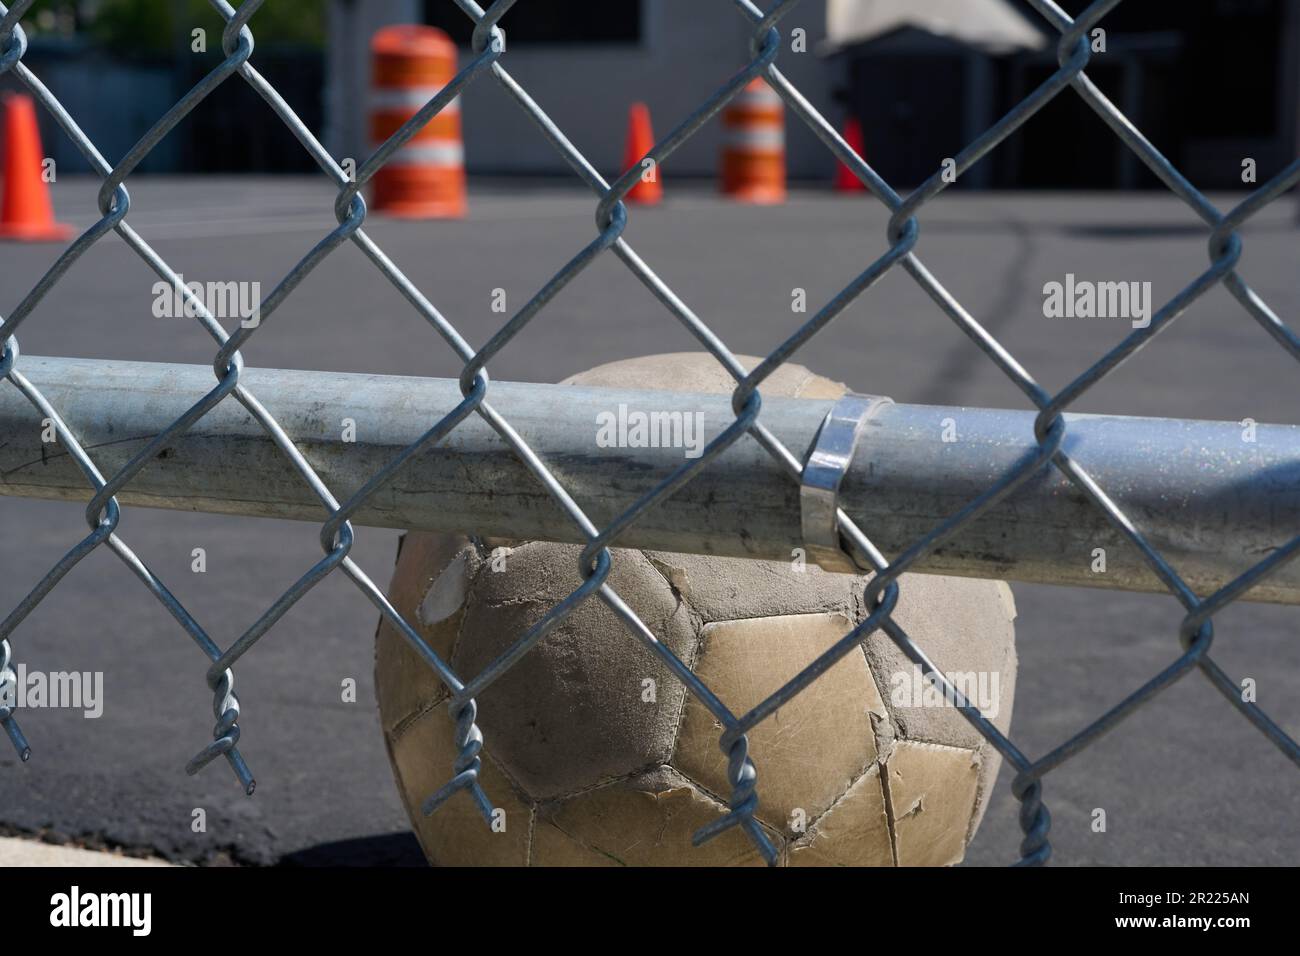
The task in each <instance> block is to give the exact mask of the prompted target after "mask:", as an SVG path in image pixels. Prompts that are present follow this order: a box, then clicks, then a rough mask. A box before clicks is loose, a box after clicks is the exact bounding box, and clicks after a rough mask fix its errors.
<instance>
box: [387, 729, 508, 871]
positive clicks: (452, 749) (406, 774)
mask: <svg viewBox="0 0 1300 956" xmlns="http://www.w3.org/2000/svg"><path fill="white" fill-rule="evenodd" d="M453 732H454V724H453V722H452V719H451V714H450V713H449V712H448V710H447V707H446V706H445V705H442V704H440V705H438V706H435V707H434V708H433V709H432V710H429V711H428V712H426V713H424V714H421V715H419V716H418V717H416V718H415V719H413V720H411V721H409V722H408V723H407V724H406V725H405V728H404V732H403V733H402V734H401V736H399V737H396V738H395V739H392V740H391V741H390V745H389V746H390V749H391V752H392V757H393V767H394V769H395V773H396V777H397V786H398V789H399V790H400V791H401V794H402V801H403V802H404V803H405V804H406V812H407V815H408V816H409V817H410V818H411V822H412V824H413V825H414V827H415V834H416V837H417V838H418V839H419V841H420V846H421V848H423V850H424V854H425V856H427V857H428V858H429V860H430V861H431V862H433V863H436V864H438V865H441V866H525V865H527V863H528V847H529V840H530V834H531V830H532V805H531V804H530V803H529V802H527V801H525V800H523V799H522V798H521V797H520V795H519V794H518V793H517V792H516V790H515V788H514V787H513V786H512V785H511V783H510V781H509V780H508V779H507V778H506V777H505V775H504V774H502V772H501V771H500V770H499V769H498V768H497V766H496V765H495V764H494V763H493V762H492V760H491V759H490V758H488V757H487V756H486V755H484V757H483V765H482V769H481V770H480V771H479V784H480V785H481V786H482V787H483V789H484V791H485V792H486V793H487V795H488V798H489V799H490V800H492V802H493V805H494V806H495V807H496V808H497V811H498V813H497V814H495V815H494V816H495V820H494V823H493V825H489V823H488V822H487V821H486V820H484V819H483V815H482V814H481V813H480V812H479V808H478V804H477V803H475V802H474V800H473V799H472V798H471V796H470V794H469V793H467V792H465V791H461V792H460V793H456V794H453V795H452V797H451V798H450V799H449V800H448V801H447V802H446V803H444V804H443V805H442V806H441V807H439V808H438V809H437V810H436V811H435V812H434V813H432V814H431V815H429V816H425V815H424V813H423V811H422V810H421V809H420V806H421V804H423V803H424V801H425V799H426V798H427V797H428V796H429V795H430V794H432V793H434V792H436V791H437V790H439V789H440V788H441V787H442V786H443V785H444V784H445V783H447V781H448V780H450V779H451V778H452V774H453V767H452V764H453V762H454V761H455V759H456V753H457V750H456V746H455V742H454V741H453V739H452V734H453Z"/></svg>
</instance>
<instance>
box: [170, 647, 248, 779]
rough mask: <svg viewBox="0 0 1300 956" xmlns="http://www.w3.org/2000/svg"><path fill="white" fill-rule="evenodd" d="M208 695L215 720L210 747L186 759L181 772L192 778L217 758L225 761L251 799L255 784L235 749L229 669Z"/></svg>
mask: <svg viewBox="0 0 1300 956" xmlns="http://www.w3.org/2000/svg"><path fill="white" fill-rule="evenodd" d="M212 692H213V697H212V713H213V715H214V716H215V717H216V718H217V723H216V726H214V727H213V728H212V743H210V744H208V745H207V746H206V747H204V748H203V749H202V750H200V751H199V752H198V753H197V754H195V755H194V757H193V758H191V759H190V762H189V763H187V764H186V765H185V772H186V773H187V774H189V775H190V776H194V774H196V773H198V772H199V771H200V770H202V769H203V768H204V767H206V766H207V765H208V764H210V763H212V761H214V760H216V759H217V758H218V757H225V758H226V760H227V761H228V762H229V763H230V768H231V769H232V770H233V771H234V772H235V776H236V777H237V778H238V779H239V782H240V784H241V785H242V786H243V788H244V793H246V794H247V795H248V796H250V797H251V796H252V795H253V790H254V789H255V788H256V786H257V782H256V781H255V780H254V779H253V774H252V772H251V771H250V770H249V769H248V764H246V763H244V758H243V757H242V756H241V755H240V753H239V748H238V746H237V745H238V743H239V723H238V721H239V698H238V697H236V696H235V675H234V673H233V672H232V671H231V670H230V669H229V668H227V669H226V670H224V671H222V672H221V676H220V677H218V678H217V680H216V682H215V683H214V684H213V685H212Z"/></svg>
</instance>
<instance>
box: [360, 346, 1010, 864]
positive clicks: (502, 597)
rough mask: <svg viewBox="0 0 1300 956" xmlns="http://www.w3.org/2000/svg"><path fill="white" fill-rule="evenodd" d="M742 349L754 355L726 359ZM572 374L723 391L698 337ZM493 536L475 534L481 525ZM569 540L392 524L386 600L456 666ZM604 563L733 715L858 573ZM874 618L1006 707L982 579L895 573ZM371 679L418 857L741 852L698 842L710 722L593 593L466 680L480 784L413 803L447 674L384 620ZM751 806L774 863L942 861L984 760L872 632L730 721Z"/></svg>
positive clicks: (439, 780)
mask: <svg viewBox="0 0 1300 956" xmlns="http://www.w3.org/2000/svg"><path fill="white" fill-rule="evenodd" d="M741 361H742V362H743V363H745V364H746V366H747V367H750V368H752V367H753V366H754V364H756V363H757V362H758V359H753V358H748V357H742V358H741ZM569 383H570V384H580V385H591V386H615V385H616V386H618V387H622V388H642V389H650V388H658V389H669V390H676V391H693V392H713V393H729V392H730V391H731V390H732V388H733V387H734V383H733V382H732V380H731V379H730V377H729V376H727V375H726V373H725V372H724V371H723V369H722V368H721V367H720V366H719V365H718V364H717V363H716V361H714V360H713V359H712V358H710V357H708V356H704V355H697V354H684V355H668V356H652V357H649V358H643V359H635V360H631V361H624V362H616V363H612V364H610V365H605V366H601V367H599V368H596V369H593V370H591V371H589V372H586V373H583V374H582V375H579V376H576V377H574V378H573V379H570V380H569ZM762 390H763V393H764V394H767V395H786V396H794V397H804V398H835V397H838V396H839V395H840V394H842V392H843V391H844V386H842V385H838V384H836V383H834V382H831V381H829V380H827V379H824V378H821V377H819V376H815V375H813V374H812V373H811V372H809V371H808V370H807V369H804V368H802V367H800V366H795V365H787V366H785V367H783V368H781V369H780V370H779V371H778V372H777V373H775V374H774V375H773V376H772V377H771V378H769V379H768V380H767V382H765V383H764V385H763V387H762ZM493 545H495V546H493ZM580 550H581V549H580V548H579V547H578V546H576V545H557V544H548V543H541V542H528V543H515V544H514V545H513V546H509V547H505V546H500V545H499V543H495V542H493V543H485V542H483V541H480V540H477V539H472V538H469V537H463V536H458V535H442V534H429V533H411V534H407V535H406V536H405V538H404V540H403V543H402V546H401V548H400V551H399V557H398V561H397V568H396V572H395V574H394V577H393V581H392V585H391V588H390V593H389V598H390V600H391V601H392V602H393V604H394V606H395V607H396V608H397V610H398V611H400V612H401V613H402V614H403V616H404V617H405V618H406V620H408V621H410V622H411V623H412V624H413V625H414V626H416V627H417V628H418V629H419V630H420V632H421V634H422V635H423V636H424V638H425V639H426V640H427V641H428V643H429V644H430V646H431V647H433V649H434V650H435V651H437V652H438V653H439V654H440V655H441V656H442V657H443V659H444V660H448V661H450V663H451V665H452V667H453V668H454V669H455V670H456V672H457V673H458V674H459V675H461V677H462V679H465V680H468V679H470V678H472V677H473V676H475V675H477V674H478V673H479V672H480V671H481V670H482V669H483V668H484V667H485V666H486V665H487V664H488V663H489V662H490V661H491V660H493V658H495V657H496V656H497V655H498V654H500V653H501V652H502V651H504V650H505V649H506V648H507V647H508V646H509V645H510V644H512V643H513V642H514V641H516V640H517V639H518V638H519V637H520V636H521V635H523V634H524V633H525V632H526V631H527V629H528V628H529V627H530V626H532V625H533V624H534V623H536V622H537V621H538V620H540V619H541V618H542V617H543V616H544V615H545V614H546V612H547V611H548V610H549V609H550V608H552V607H554V606H555V605H556V604H558V603H559V602H560V601H561V600H563V599H564V598H565V597H566V596H567V595H568V594H569V593H571V592H572V591H573V590H574V588H575V587H576V586H577V585H578V583H579V582H580V578H579V576H578V572H577V558H578V554H579V552H580ZM613 556H614V559H613V568H612V571H611V573H610V576H609V579H608V583H609V584H610V585H611V586H612V587H613V588H614V590H615V591H616V592H618V594H619V595H620V596H621V597H622V598H623V599H624V600H625V601H626V602H627V603H628V605H629V606H631V608H632V609H633V610H634V611H635V612H636V613H637V614H638V615H639V616H640V618H641V619H642V620H643V621H644V622H645V623H646V625H647V626H648V627H649V628H650V630H651V631H653V632H654V634H655V635H656V636H657V637H658V639H659V640H661V641H663V642H664V643H665V644H666V645H667V646H668V647H669V648H670V649H671V650H672V651H673V653H674V654H676V655H677V656H678V657H679V658H681V659H682V660H683V661H684V662H686V663H687V664H688V665H689V666H690V667H691V669H692V670H693V671H694V672H695V673H696V674H697V675H699V677H700V678H701V679H702V680H703V682H704V683H705V684H706V685H707V686H709V687H710V688H711V689H712V690H713V691H714V693H716V694H717V695H718V696H719V697H720V698H721V699H722V701H723V702H724V703H725V704H726V705H727V706H728V707H729V708H730V709H731V711H732V713H736V714H740V713H743V712H745V711H746V710H748V709H749V708H750V707H752V706H754V705H755V704H757V703H759V702H760V701H761V700H762V699H763V698H764V697H766V696H767V695H769V694H770V693H772V692H773V691H774V690H776V689H777V688H778V687H779V686H780V685H782V684H783V683H785V682H786V681H788V680H789V679H790V678H791V677H793V676H794V675H795V674H796V673H798V672H799V671H800V670H801V669H802V668H803V667H804V666H805V665H807V664H808V663H809V662H811V661H812V660H813V659H814V658H815V657H816V656H817V655H818V654H820V653H821V652H823V651H824V650H826V648H828V647H829V646H830V645H832V644H833V643H834V642H835V641H837V640H838V639H839V638H841V637H842V636H843V635H844V634H845V633H847V632H848V631H849V630H850V629H851V628H852V627H853V626H854V625H855V624H856V623H858V622H859V621H861V620H862V619H863V618H864V617H865V616H866V615H865V611H864V608H863V604H862V595H863V590H864V588H865V586H866V582H867V578H866V577H863V576H858V575H852V574H832V573H828V572H825V571H822V570H821V569H820V568H818V567H816V566H815V565H813V564H808V565H807V566H806V567H803V568H802V569H801V570H798V569H797V565H796V563H795V562H768V561H753V560H746V559H743V558H717V557H702V556H695V555H685V554H668V553H662V552H650V551H646V552H642V551H636V550H627V549H618V548H616V549H613ZM900 589H901V590H900V595H899V601H898V605H897V607H896V609H895V611H894V614H893V617H894V619H895V620H897V621H898V622H899V623H900V624H901V625H902V626H903V627H904V628H905V629H906V630H907V631H908V633H909V634H910V635H911V636H912V638H913V639H914V640H915V641H916V642H917V643H918V644H919V645H920V646H921V648H922V649H924V650H925V651H926V653H927V654H928V655H929V657H930V659H931V661H933V662H934V663H935V665H936V666H937V667H938V669H939V670H941V671H942V672H943V673H944V674H946V675H948V676H949V677H950V679H951V680H953V682H954V683H955V684H956V686H957V687H958V689H959V690H961V691H962V692H963V693H964V694H965V695H966V696H967V697H968V698H969V699H971V700H972V702H973V703H976V704H977V705H979V706H980V707H981V709H982V710H984V712H985V714H986V716H988V717H990V719H992V721H993V723H994V724H995V725H996V726H998V727H999V728H1000V729H1002V730H1003V731H1005V730H1006V729H1007V727H1008V725H1009V723H1010V719H1011V703H1012V697H1013V694H1014V685H1015V674H1016V656H1015V646H1014V629H1013V626H1012V621H1013V620H1014V618H1015V606H1014V603H1013V601H1012V597H1011V591H1010V589H1009V588H1008V587H1007V585H1006V584H1005V583H1003V582H1001V581H977V580H968V579H962V578H948V577H938V576H931V575H914V574H909V575H905V576H904V577H903V578H902V579H901V581H900ZM375 677H376V681H375V683H376V690H377V694H378V698H379V707H380V715H381V719H382V724H383V731H384V737H385V740H386V742H387V745H388V750H389V756H390V759H391V760H392V764H393V771H394V774H395V776H396V780H397V786H398V790H399V791H400V792H401V795H402V799H403V801H404V803H405V805H406V808H407V812H408V814H409V815H410V818H411V820H412V823H413V825H414V828H415V832H416V835H417V836H418V838H419V840H420V844H421V846H422V847H423V849H424V852H425V854H426V856H427V857H428V858H429V860H430V862H432V863H435V864H442V865H515V866H519V865H538V866H566V865H579V866H582V865H593V866H604V865H620V864H622V865H629V866H652V865H705V866H716V865H745V864H762V862H763V860H762V857H761V856H760V855H759V853H758V852H757V850H756V849H755V848H754V847H753V846H752V844H751V843H750V840H749V838H748V836H747V835H746V834H745V833H744V832H743V831H742V830H741V829H740V828H732V829H731V830H729V831H727V832H726V833H723V834H722V835H720V836H718V837H715V838H714V839H713V840H711V841H709V842H707V843H705V844H703V845H702V846H700V847H693V846H692V845H691V835H692V834H693V833H694V832H695V830H697V829H698V828H699V827H701V826H703V825H704V824H706V823H709V822H711V821H713V820H716V819H717V818H718V817H719V816H720V815H722V814H723V813H725V812H726V803H727V799H728V797H729V795H730V792H731V787H730V784H729V782H728V779H727V758H726V755H725V754H723V753H722V751H721V750H720V749H719V746H718V739H719V737H720V735H721V733H722V726H721V724H720V723H718V722H717V721H716V720H715V719H714V718H713V716H712V714H711V713H710V712H709V711H708V710H707V709H706V708H705V707H704V706H703V705H702V704H701V703H700V702H699V701H697V700H695V699H694V698H693V697H691V696H690V695H689V694H687V693H686V692H685V690H684V688H683V687H682V685H681V684H680V683H679V682H678V681H677V679H676V678H675V677H673V675H672V674H671V672H669V671H668V669H667V668H665V667H664V666H663V665H661V664H660V663H659V661H658V659H657V658H655V657H654V656H653V655H652V654H651V653H650V652H649V651H648V650H647V649H646V648H645V647H644V646H643V645H641V643H640V642H639V641H637V640H636V639H635V638H634V637H633V636H632V635H631V634H630V633H629V632H628V631H627V629H626V628H625V627H624V625H623V624H622V623H621V621H619V620H618V618H617V617H616V616H615V615H614V613H613V612H612V611H610V610H609V609H608V608H607V607H606V606H605V605H604V604H603V603H602V602H601V601H600V599H599V598H598V597H592V598H591V599H590V600H588V601H586V602H584V603H583V604H582V605H580V606H579V607H578V609H577V610H575V611H574V612H573V613H572V614H571V615H570V616H569V617H568V618H566V619H565V620H564V621H563V622H562V623H561V624H559V625H557V626H556V627H555V628H554V629H553V630H552V631H551V632H550V633H549V634H548V635H547V636H546V637H545V638H544V639H543V640H542V641H541V642H540V643H539V644H537V645H536V646H535V647H534V648H533V649H532V650H531V651H529V652H528V654H527V655H526V656H525V657H523V658H522V659H521V660H520V661H518V662H517V663H516V664H515V665H514V667H513V668H512V669H511V670H510V671H509V672H507V673H506V674H505V675H504V676H503V677H501V678H500V679H499V680H497V682H496V683H494V684H493V685H492V686H491V687H489V688H488V689H487V690H486V691H485V692H484V693H483V694H482V695H481V696H480V697H479V698H478V701H477V702H478V725H479V727H480V728H481V729H482V731H483V735H484V749H483V754H482V756H483V766H482V771H481V774H480V782H481V784H482V786H483V788H484V790H485V791H486V792H487V794H488V797H489V799H490V800H491V801H492V802H493V804H494V806H495V807H497V808H498V812H497V813H496V814H494V817H495V820H496V823H495V825H494V826H489V825H488V823H487V822H485V820H484V819H483V817H482V816H481V814H480V813H479V810H478V808H477V806H476V805H475V803H474V801H473V800H472V798H471V797H470V795H469V794H468V793H465V792H460V793H457V794H455V795H454V796H452V797H451V798H450V799H449V800H448V801H447V803H446V804H444V805H443V806H442V807H441V808H439V809H438V810H437V811H435V812H434V813H433V814H432V815H430V816H427V817H426V816H424V814H423V813H422V812H421V809H420V805H421V803H422V802H423V801H424V800H425V798H427V797H428V796H429V795H430V794H431V793H433V792H434V791H436V790H437V789H438V788H440V787H441V786H442V785H443V784H445V783H446V782H447V780H449V779H450V777H451V775H452V764H453V761H454V759H455V757H456V747H455V744H454V742H453V737H454V727H453V723H452V720H451V716H450V714H449V711H448V708H447V698H448V694H447V691H446V689H445V688H444V687H443V685H442V683H441V682H440V681H439V680H438V679H437V677H436V676H435V675H434V673H433V671H432V670H430V669H429V667H428V666H427V665H426V664H425V663H424V662H423V661H422V660H421V659H420V658H419V657H418V655H417V654H416V653H415V652H414V651H413V650H411V649H410V647H409V646H408V645H407V644H406V642H405V640H404V639H403V638H402V637H401V635H400V634H399V633H398V632H397V631H396V630H395V629H394V628H393V627H392V626H391V625H389V624H388V623H387V622H386V621H385V622H382V623H381V625H380V628H379V632H378V634H377V638H376V663H375ZM749 743H750V747H749V755H750V757H751V759H752V760H753V762H754V764H755V766H756V768H757V772H758V779H757V784H758V788H757V793H758V800H759V804H758V809H757V812H756V817H757V819H758V820H759V822H760V824H761V825H762V826H763V828H764V829H765V830H766V832H767V834H768V837H769V839H771V841H772V843H773V845H774V846H776V847H777V849H778V851H779V853H780V863H781V864H782V865H797V864H811V865H868V866H890V865H903V866H928V865H947V864H952V863H957V862H959V861H960V860H961V859H962V857H963V855H964V853H965V849H966V846H967V844H968V843H969V841H970V838H971V837H972V835H973V834H974V832H975V829H976V827H977V826H978V825H979V821H980V818H981V817H982V815H983V812H984V808H985V806H986V805H987V802H988V796H989V788H990V787H991V786H992V783H993V780H994V779H995V777H996V775H997V769H998V763H999V758H998V756H997V754H996V752H995V751H993V749H992V748H991V747H990V746H989V745H988V744H987V742H985V741H984V739H983V738H982V737H981V736H980V735H979V734H978V733H977V732H976V731H975V729H974V728H973V727H971V726H970V724H969V723H968V722H967V721H966V720H965V719H964V718H963V717H962V716H961V714H960V713H959V712H958V711H957V710H956V709H955V707H953V706H951V703H950V702H949V701H945V700H944V699H943V697H942V696H941V695H940V694H939V693H938V692H937V691H934V690H933V689H932V688H930V687H929V685H928V683H927V682H926V681H924V680H923V678H922V675H921V674H920V673H919V671H917V670H916V669H915V667H914V665H913V664H912V663H911V661H909V660H908V659H907V658H906V657H905V656H904V655H903V653H902V652H901V651H900V650H898V648H897V647H896V646H895V645H894V643H893V641H892V640H890V639H889V637H887V636H886V635H885V634H883V633H882V632H880V631H877V632H876V633H874V634H872V635H871V636H870V637H869V638H868V639H867V640H866V641H865V642H864V643H863V645H862V646H861V648H856V649H854V650H853V651H851V652H850V653H848V654H847V655H845V656H844V657H843V658H841V659H840V660H839V661H838V662H837V663H836V664H835V665H834V666H833V667H832V668H830V669H829V670H828V671H827V672H826V673H824V674H823V675H822V676H821V677H820V678H818V679H817V680H816V681H815V682H814V683H813V684H811V685H810V686H809V687H808V688H806V689H805V690H804V691H803V692H802V693H800V694H799V695H798V696H797V697H795V698H794V699H793V700H791V701H790V702H788V703H786V704H785V705H784V706H783V707H782V708H781V709H780V710H779V711H778V712H777V713H775V714H773V715H772V716H770V717H769V718H768V719H767V720H765V721H763V722H762V723H760V724H759V725H758V726H757V727H755V728H754V729H753V730H751V731H750V733H749Z"/></svg>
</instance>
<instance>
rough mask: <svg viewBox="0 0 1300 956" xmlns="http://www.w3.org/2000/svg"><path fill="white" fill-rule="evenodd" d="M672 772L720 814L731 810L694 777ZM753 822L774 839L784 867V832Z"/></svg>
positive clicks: (787, 844)
mask: <svg viewBox="0 0 1300 956" xmlns="http://www.w3.org/2000/svg"><path fill="white" fill-rule="evenodd" d="M672 770H673V772H674V773H677V774H678V775H679V776H680V777H681V778H682V779H683V780H685V781H686V782H687V783H689V784H690V785H691V786H692V787H694V788H695V789H696V791H697V792H698V793H699V794H700V796H702V797H705V798H706V799H708V800H710V801H712V802H713V803H716V804H717V805H718V811H719V812H720V813H724V814H725V813H727V812H728V811H729V810H730V809H731V805H730V804H729V803H727V801H726V800H725V799H724V798H723V797H721V796H720V795H718V794H716V793H714V792H713V791H712V790H710V789H709V788H708V787H706V786H705V785H704V784H702V783H700V781H698V780H696V779H695V778H694V777H692V776H691V775H690V774H688V773H686V772H685V771H684V770H678V769H677V768H676V767H673V768H672ZM759 805H760V806H761V805H762V793H761V792H760V794H759ZM754 822H755V823H757V824H758V825H759V826H760V827H762V828H763V829H764V830H766V831H767V833H768V835H769V837H771V838H774V842H775V843H776V845H777V846H776V849H777V855H778V857H779V860H778V865H781V866H784V865H785V863H786V862H787V855H788V854H789V851H790V845H791V841H790V839H789V838H788V837H787V836H786V834H785V831H784V830H780V829H777V828H776V827H774V826H772V825H771V824H769V823H766V822H764V821H763V820H760V819H759V818H758V817H755V818H754Z"/></svg>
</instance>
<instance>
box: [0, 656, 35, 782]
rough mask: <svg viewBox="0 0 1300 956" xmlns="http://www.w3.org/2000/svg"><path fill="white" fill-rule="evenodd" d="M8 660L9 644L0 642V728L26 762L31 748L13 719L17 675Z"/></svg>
mask: <svg viewBox="0 0 1300 956" xmlns="http://www.w3.org/2000/svg"><path fill="white" fill-rule="evenodd" d="M9 660H10V649H9V642H8V641H0V727H4V729H5V733H6V734H8V735H9V739H10V741H12V742H13V745H14V750H16V751H18V756H19V758H20V759H21V760H23V761H27V760H29V759H31V756H32V748H31V746H30V745H29V744H28V743H27V738H26V737H24V736H23V732H22V730H21V729H20V728H19V726H18V721H17V720H15V719H14V710H15V709H16V708H17V706H18V675H17V674H15V673H14V669H13V668H12V667H10V666H9Z"/></svg>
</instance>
